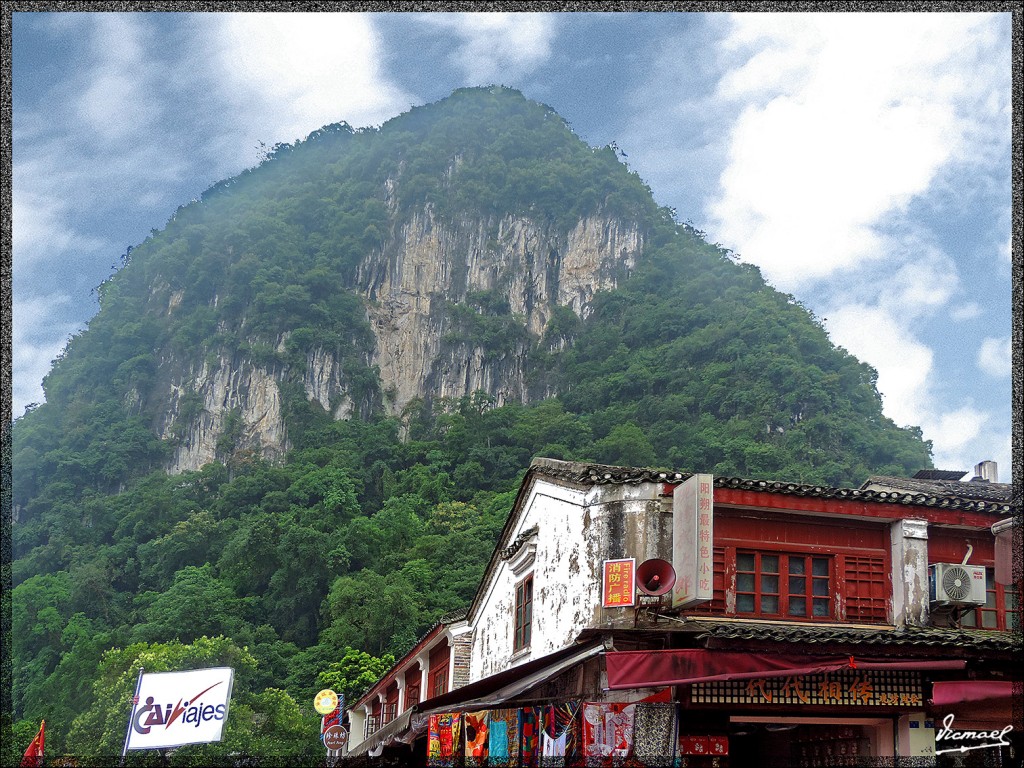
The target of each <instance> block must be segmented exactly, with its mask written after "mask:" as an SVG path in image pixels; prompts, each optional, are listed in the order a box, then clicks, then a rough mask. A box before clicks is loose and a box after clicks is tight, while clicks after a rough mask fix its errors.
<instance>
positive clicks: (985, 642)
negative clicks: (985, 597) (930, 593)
mask: <svg viewBox="0 0 1024 768" xmlns="http://www.w3.org/2000/svg"><path fill="white" fill-rule="evenodd" d="M694 626H695V629H696V630H697V635H696V639H697V640H701V641H706V640H751V641H771V642H782V643H787V644H788V643H805V644H810V645H814V644H820V645H823V646H824V645H830V646H835V645H871V646H900V647H913V648H924V647H929V646H930V647H933V648H936V649H939V648H942V649H946V648H952V647H960V648H966V649H971V650H975V651H1013V650H1018V651H1019V650H1020V648H1021V639H1020V638H1019V637H1015V636H1014V635H1013V633H1010V632H997V631H994V630H986V629H943V628H939V627H913V626H911V627H901V628H899V629H893V628H890V627H865V626H836V625H834V624H828V625H822V626H812V625H808V624H789V623H786V622H770V623H753V622H727V621H722V622H717V621H716V622H700V621H695V622H694Z"/></svg>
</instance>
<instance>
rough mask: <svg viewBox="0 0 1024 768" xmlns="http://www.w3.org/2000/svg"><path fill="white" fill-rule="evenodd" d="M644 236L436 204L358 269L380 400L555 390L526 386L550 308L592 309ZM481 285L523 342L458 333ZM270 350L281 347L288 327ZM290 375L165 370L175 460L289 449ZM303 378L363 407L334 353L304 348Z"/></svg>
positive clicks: (325, 398) (630, 262) (609, 224)
mask: <svg viewBox="0 0 1024 768" xmlns="http://www.w3.org/2000/svg"><path fill="white" fill-rule="evenodd" d="M641 246H642V239H641V236H640V233H639V231H638V230H637V228H636V227H635V226H632V225H627V224H623V223H622V222H620V221H617V220H613V219H606V218H601V217H591V218H587V219H584V220H582V221H580V222H579V223H578V224H577V225H576V227H574V228H573V229H572V230H571V231H569V232H568V233H561V234H559V233H557V232H554V231H552V230H549V229H545V228H543V227H541V226H539V225H537V224H536V223H534V222H532V221H529V220H527V219H523V218H516V217H512V216H506V217H504V218H501V219H498V220H479V219H470V218H465V219H461V220H458V221H456V222H454V223H444V222H441V221H438V220H437V219H436V218H435V216H434V215H433V213H432V211H431V209H430V208H429V207H428V208H426V209H423V210H420V211H418V212H416V213H415V214H413V215H412V216H410V217H408V218H406V220H405V222H404V223H403V224H401V225H398V226H396V228H395V230H394V234H393V236H392V237H391V238H389V240H388V242H386V243H385V245H384V247H383V248H382V249H381V251H378V252H376V253H372V254H368V255H367V256H366V257H365V258H364V259H363V261H362V263H361V264H360V265H359V268H358V270H357V275H356V289H357V290H358V291H360V292H361V293H362V294H363V296H364V297H365V299H366V303H367V313H368V319H369V321H370V326H371V329H372V331H373V334H374V337H375V346H374V351H373V354H372V356H371V359H370V360H369V363H370V365H373V366H377V368H378V369H379V372H380V382H381V391H382V392H384V393H385V406H386V407H387V408H388V410H389V411H390V412H391V413H392V414H400V413H401V412H402V411H403V409H404V408H405V407H406V406H407V405H408V404H409V403H410V402H412V401H413V400H414V399H416V398H422V399H424V400H426V401H432V400H436V399H439V398H452V399H458V398H461V397H462V396H464V395H469V394H472V393H474V392H476V391H478V390H482V391H484V392H487V393H488V394H489V395H491V396H492V397H493V398H494V399H495V401H496V402H497V404H499V405H501V404H504V403H507V402H521V403H526V402H528V401H529V400H530V397H531V394H532V395H533V396H538V394H539V396H547V395H550V394H553V393H550V392H546V391H545V392H540V393H536V392H533V393H531V392H530V391H529V385H528V376H527V373H528V372H527V370H526V368H527V365H526V362H527V357H528V354H529V350H530V346H531V345H532V344H533V343H535V342H536V341H537V340H539V339H540V338H541V337H542V336H543V334H544V331H545V329H546V327H547V325H548V322H549V320H550V319H551V316H552V313H553V311H554V310H555V308H556V307H558V306H565V307H569V308H570V309H572V311H573V312H575V313H576V314H577V315H579V316H581V317H585V316H586V315H587V313H588V311H589V309H590V303H591V301H592V300H593V298H594V294H595V293H596V292H597V291H600V290H606V289H611V288H614V287H616V285H617V284H618V282H619V281H620V280H621V279H622V278H623V277H625V276H626V275H628V274H629V272H630V271H631V270H632V268H633V266H634V264H635V262H636V258H637V256H638V254H639V252H640V249H641ZM481 295H487V296H489V297H490V301H491V302H492V303H496V304H498V305H500V306H501V313H502V314H505V315H511V316H512V317H513V318H514V322H515V323H517V324H521V327H523V328H525V334H524V335H523V336H522V338H520V339H513V340H512V341H510V343H509V344H507V345H505V347H504V348H503V349H500V350H496V349H494V348H486V347H485V346H484V345H483V344H480V343H475V342H474V341H473V340H466V339H456V340H454V341H453V333H452V332H453V324H452V320H451V317H450V311H449V310H450V308H451V307H452V306H453V305H457V304H465V303H467V302H469V303H472V301H471V300H472V299H473V297H477V298H479V297H480V296H481ZM181 301H182V296H181V293H180V292H178V293H175V294H174V295H172V296H171V300H170V302H169V306H168V311H170V312H173V311H174V310H175V309H177V308H178V307H179V306H180V304H181ZM455 335H456V336H457V334H455ZM556 343H557V342H556ZM276 349H277V352H278V353H284V352H285V338H284V337H282V338H281V339H279V340H278V342H277V344H276ZM172 368H174V365H173V364H167V366H166V367H165V370H169V369H172ZM290 376H296V377H297V376H299V374H298V372H294V371H290V370H289V369H288V367H287V366H283V365H280V366H273V365H271V366H269V367H268V366H267V365H262V364H258V363H256V362H254V361H253V360H252V359H250V358H249V357H247V356H246V355H245V354H243V353H241V352H229V351H227V350H223V351H222V352H221V353H220V354H219V356H217V357H216V358H215V359H212V360H211V358H210V357H208V358H207V361H206V362H204V363H203V364H202V365H201V366H200V367H197V364H191V365H190V364H185V365H184V370H180V371H179V372H178V373H177V374H176V375H170V376H168V377H167V379H166V380H167V381H169V382H171V383H170V384H169V386H168V388H167V389H165V390H164V391H163V392H162V393H159V394H158V397H162V398H165V399H166V401H167V402H168V403H169V408H168V409H167V413H166V416H165V417H164V419H163V422H162V423H161V424H160V425H158V431H159V432H160V434H161V436H162V437H167V438H174V440H175V443H176V446H177V447H176V449H175V453H174V457H173V459H172V461H171V466H170V470H171V471H172V472H183V471H186V470H196V469H199V468H200V467H202V466H203V465H204V464H206V463H208V462H211V461H214V460H220V461H224V460H225V459H227V458H228V457H229V456H230V455H231V453H233V452H235V451H239V450H253V451H254V452H256V453H257V454H259V455H261V456H262V457H263V458H265V459H268V460H271V461H273V460H277V459H280V458H282V457H283V456H284V454H285V453H286V452H287V450H288V449H289V447H290V446H289V443H288V436H287V429H286V426H285V421H284V417H283V411H282V400H281V392H280V389H279V386H278V383H279V382H280V381H283V380H284V379H285V378H286V377H290ZM301 384H302V388H303V391H304V392H305V394H306V397H307V399H308V400H309V401H310V402H314V403H317V404H318V405H319V406H320V407H321V408H323V409H324V410H325V411H327V412H329V413H330V414H331V415H332V416H333V417H334V418H335V419H344V418H349V417H350V416H351V415H352V414H353V413H354V411H355V410H356V405H355V404H354V403H353V400H352V397H351V396H350V394H349V392H348V387H347V386H346V382H345V376H344V371H343V368H342V360H340V359H339V357H338V355H337V354H336V353H334V352H332V351H330V350H328V349H324V348H323V347H316V348H314V349H312V350H311V351H309V352H308V353H307V355H306V359H305V365H304V367H303V369H302V371H301Z"/></svg>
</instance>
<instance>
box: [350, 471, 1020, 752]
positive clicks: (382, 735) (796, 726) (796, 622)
mask: <svg viewBox="0 0 1024 768" xmlns="http://www.w3.org/2000/svg"><path fill="white" fill-rule="evenodd" d="M947 474H949V475H954V474H955V475H958V474H959V473H947ZM690 477H691V476H690V475H688V474H682V473H673V472H664V471H658V470H648V469H633V468H623V467H606V466H601V465H591V464H577V463H569V462H561V461H554V460H548V459H537V460H535V461H534V462H533V463H532V465H531V467H530V470H529V471H528V473H527V474H526V477H525V478H524V480H523V483H522V486H521V488H520V491H519V494H518V496H517V498H516V501H515V503H514V506H513V509H512V510H511V512H510V514H509V517H508V521H507V523H506V525H505V527H504V529H503V530H502V532H501V534H500V537H499V540H498V543H497V546H496V547H495V550H494V553H493V554H492V556H491V559H490V561H489V562H488V564H487V566H486V569H485V571H484V575H483V577H482V579H481V583H480V585H479V588H478V590H477V593H476V596H475V598H474V600H473V602H472V603H471V605H470V606H469V608H468V610H467V611H466V612H465V614H464V615H463V614H459V615H457V616H455V617H451V618H450V620H449V621H447V622H440V623H439V624H438V625H437V626H435V627H434V628H432V629H431V630H430V631H429V632H428V633H427V634H426V635H425V636H424V637H423V638H421V640H420V642H419V643H418V644H417V646H416V647H415V648H414V649H413V650H412V651H410V653H409V654H407V655H406V656H405V657H403V658H402V659H400V660H399V661H398V663H396V665H395V667H394V668H393V669H392V670H391V671H390V672H389V673H388V674H387V675H386V676H385V677H384V678H382V679H381V680H380V681H379V682H378V683H377V685H375V686H374V688H372V689H371V690H370V691H369V692H368V693H367V694H366V695H364V696H363V698H362V699H360V701H358V702H354V703H353V706H352V708H351V709H350V710H349V719H350V724H351V730H352V739H351V744H350V754H352V755H358V754H363V753H369V754H370V755H373V754H379V753H380V751H381V750H383V749H385V748H387V749H399V750H401V749H409V748H410V747H409V746H407V745H414V748H415V749H423V742H424V739H425V734H424V731H425V729H426V716H427V715H429V714H430V713H432V712H433V713H436V712H448V711H464V712H469V711H477V710H484V709H489V708H493V707H497V706H502V707H507V706H516V705H519V704H523V705H532V704H538V703H541V702H545V701H563V700H566V699H567V698H574V699H576V700H584V701H590V702H635V701H640V700H642V699H644V698H645V697H647V696H648V695H650V694H651V693H652V692H658V691H660V692H661V694H662V695H663V696H667V697H668V698H669V700H671V701H673V702H675V706H676V708H677V709H676V711H677V713H678V716H679V720H678V722H679V723H680V725H679V733H678V736H679V741H678V748H679V749H680V750H686V749H695V750H700V749H704V748H706V746H707V745H708V744H712V745H714V748H715V749H718V750H722V749H724V750H726V752H725V753H722V752H720V753H718V754H720V755H722V756H724V755H725V754H726V753H728V752H729V751H730V750H731V754H732V755H733V756H734V761H735V762H734V764H735V765H745V764H749V763H748V762H745V761H749V760H750V759H754V758H755V757H757V756H759V755H761V754H770V755H774V754H779V755H781V754H783V753H785V755H786V756H787V759H789V758H792V759H793V760H797V761H798V762H800V761H805V762H808V764H814V763H813V761H814V760H815V759H818V758H823V757H825V755H824V753H822V754H821V755H818V754H817V753H816V752H814V750H816V749H818V747H817V746H816V744H817V740H820V739H818V737H817V736H816V735H815V733H816V732H824V733H826V734H828V735H829V738H830V739H831V741H832V743H834V744H836V745H837V746H836V749H840V747H841V748H842V749H847V750H853V751H854V752H857V753H858V754H861V755H863V756H865V757H890V758H891V757H893V756H917V757H921V756H934V755H935V754H936V752H937V751H938V748H937V747H936V741H935V736H936V726H935V723H936V722H941V717H940V716H942V715H944V714H945V713H947V712H948V713H954V714H955V715H956V716H957V717H958V718H960V719H961V720H962V721H963V724H964V725H967V724H970V723H974V724H977V725H979V726H985V727H988V726H994V725H996V724H998V723H1000V722H1001V721H1002V720H1003V719H1006V718H1011V717H1012V712H1011V708H1010V706H1009V702H1010V686H1011V684H1012V682H1013V680H1015V679H1017V678H1018V677H1019V673H1016V672H1014V671H1013V670H1014V669H1016V667H1015V666H1014V665H1013V664H1012V663H1011V659H1012V658H1013V653H1014V652H1015V651H1016V650H1019V648H1018V645H1019V642H1018V641H1015V640H1014V635H1013V634H1012V633H1011V632H1010V631H1009V630H1012V629H1014V628H1015V627H1019V621H1020V602H1019V587H1018V586H1017V585H1015V584H1002V583H999V582H997V581H996V579H995V578H994V564H995V547H994V536H993V532H992V526H993V525H994V524H996V525H998V524H1001V523H1002V522H1003V521H1006V520H1008V519H1009V518H1010V516H1011V514H1012V512H1013V511H1014V507H1013V506H1012V505H1011V493H1010V488H1009V486H1005V485H999V484H998V483H991V482H967V483H965V482H960V481H957V480H951V479H950V478H949V477H943V478H941V479H936V478H935V473H934V472H932V473H931V474H928V473H925V474H924V475H922V476H920V477H918V478H916V479H900V478H881V477H878V478H871V479H870V480H869V482H867V483H865V484H864V486H862V487H861V488H860V489H837V488H826V487H815V486H801V485H794V484H786V483H774V482H764V481H754V480H743V479H738V478H714V480H713V483H711V482H710V478H708V480H709V485H713V492H712V493H710V494H709V497H708V502H709V506H708V508H707V510H706V512H707V518H706V523H707V526H706V528H703V529H700V533H699V535H700V536H702V537H705V538H704V539H697V538H693V539H692V540H690V539H685V537H684V538H680V536H679V533H678V531H676V532H675V541H674V530H673V529H674V526H675V525H676V524H677V521H678V519H679V517H680V514H681V513H680V510H679V509H677V508H676V503H677V502H675V501H674V494H675V490H676V488H678V487H679V486H680V484H681V483H683V482H684V481H686V480H687V479H689V478H690ZM712 500H713V505H712V504H711V502H712ZM680 542H683V544H680ZM681 546H682V547H684V548H685V547H692V548H694V550H695V551H696V550H700V557H701V558H703V559H700V560H699V562H701V563H703V565H702V567H704V568H706V571H707V574H706V587H707V590H706V591H707V597H708V599H706V600H702V601H698V602H696V603H690V604H688V605H683V606H681V607H677V608H676V609H672V608H671V607H670V601H668V597H669V595H666V596H665V597H662V598H651V597H647V598H645V597H644V596H642V595H639V594H636V591H635V590H634V589H626V590H625V591H624V592H622V593H621V594H618V593H616V594H612V591H611V588H610V587H609V584H610V581H609V579H614V575H612V576H610V574H611V573H612V571H613V570H614V568H616V567H617V566H616V565H615V564H616V563H622V564H623V567H624V568H625V569H626V571H625V572H627V573H628V574H629V575H630V577H631V578H630V582H631V583H630V584H629V585H625V586H629V587H632V586H633V583H632V576H633V574H634V570H635V566H637V565H639V564H641V563H643V562H645V561H649V560H652V559H660V560H664V561H669V562H671V561H673V559H674V557H675V559H676V562H677V564H678V563H679V562H680V560H679V558H678V555H679V551H678V550H679V549H680V547H681ZM674 549H675V550H676V551H674ZM968 560H969V562H968ZM961 561H963V564H964V565H965V566H967V567H968V570H969V572H970V573H971V574H972V575H973V577H974V578H975V579H981V580H982V582H984V583H983V584H981V583H976V584H975V585H974V587H973V590H974V591H973V594H971V595H970V596H968V597H964V598H962V599H960V598H956V597H955V595H952V596H950V595H945V594H944V593H941V592H940V593H938V594H937V593H936V589H937V587H936V584H935V574H936V573H940V574H941V573H945V572H952V571H953V570H954V569H952V568H951V566H953V565H956V564H960V563H961ZM687 567H690V566H687ZM936 569H938V570H936ZM943 569H945V570H943ZM674 575H675V576H677V577H678V578H680V579H682V578H689V577H692V578H693V579H695V580H696V579H699V578H702V577H701V576H700V574H697V573H696V572H694V573H690V574H684V573H674ZM610 595H611V596H610ZM627 598H628V599H627ZM616 600H619V602H618V603H616V602H615V601H616ZM725 702H728V703H727V704H726V703H725ZM936 702H939V703H938V704H936ZM937 718H938V720H937ZM765 724H774V725H779V724H782V725H784V726H785V728H784V729H783V728H782V725H780V726H779V728H776V729H775V730H772V729H768V730H766V729H765V727H764V726H765ZM1018 730H1020V729H1019V728H1018ZM781 734H788V736H783V735H781ZM940 746H941V745H940ZM688 754H700V752H699V751H698V752H690V753H688ZM844 754H845V753H844ZM850 754H853V752H851V753H850ZM819 762H820V760H819Z"/></svg>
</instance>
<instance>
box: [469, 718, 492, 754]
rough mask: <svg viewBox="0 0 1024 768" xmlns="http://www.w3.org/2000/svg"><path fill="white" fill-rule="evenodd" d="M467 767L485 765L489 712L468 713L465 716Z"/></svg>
mask: <svg viewBox="0 0 1024 768" xmlns="http://www.w3.org/2000/svg"><path fill="white" fill-rule="evenodd" d="M464 719H465V721H466V724H465V731H466V765H483V763H484V760H486V758H487V742H488V734H487V726H488V721H489V719H490V718H489V716H488V713H487V712H467V713H466V715H465V718H464Z"/></svg>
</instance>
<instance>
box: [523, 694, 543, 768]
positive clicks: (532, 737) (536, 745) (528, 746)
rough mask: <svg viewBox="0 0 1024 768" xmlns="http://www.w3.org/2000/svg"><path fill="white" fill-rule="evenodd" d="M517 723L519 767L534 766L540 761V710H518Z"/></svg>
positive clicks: (524, 708) (529, 708)
mask: <svg viewBox="0 0 1024 768" xmlns="http://www.w3.org/2000/svg"><path fill="white" fill-rule="evenodd" d="M519 723H520V730H519V734H520V740H519V745H520V753H519V754H520V765H523V766H527V767H529V766H536V765H537V763H538V760H539V759H540V731H541V719H540V708H539V707H523V708H522V709H521V710H519Z"/></svg>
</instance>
